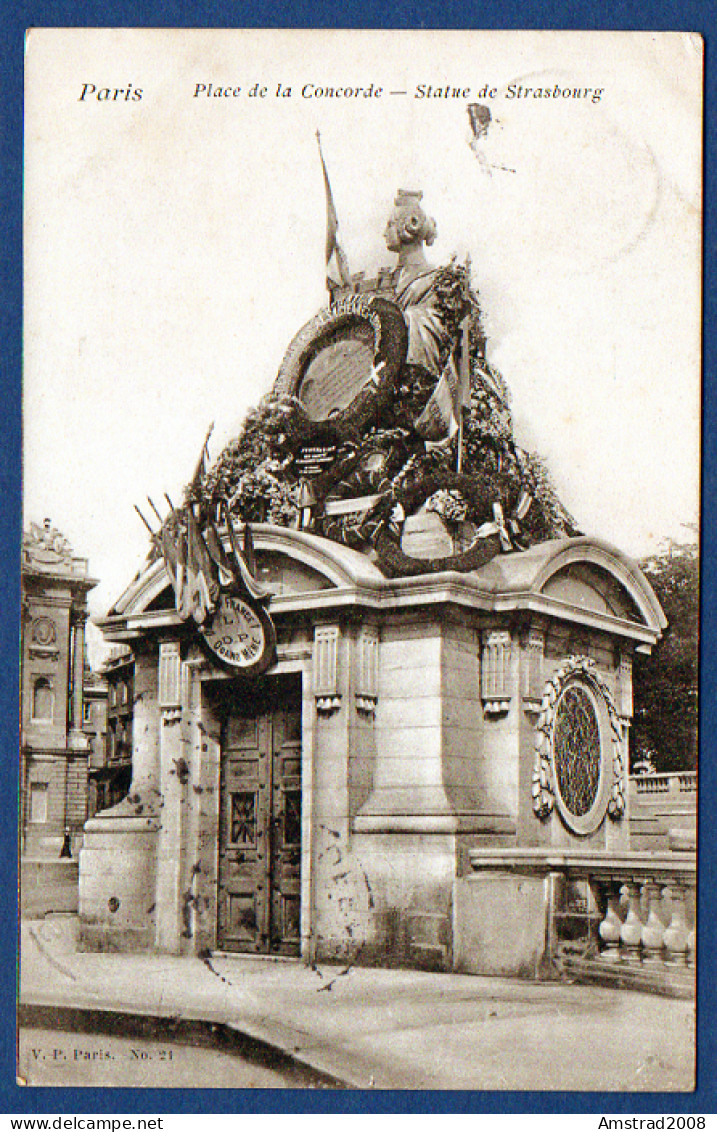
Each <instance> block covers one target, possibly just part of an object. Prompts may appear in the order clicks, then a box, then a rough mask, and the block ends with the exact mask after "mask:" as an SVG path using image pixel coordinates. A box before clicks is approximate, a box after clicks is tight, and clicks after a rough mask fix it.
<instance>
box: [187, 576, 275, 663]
mask: <svg viewBox="0 0 717 1132" xmlns="http://www.w3.org/2000/svg"><path fill="white" fill-rule="evenodd" d="M200 632H201V633H202V636H203V637H204V640H205V641H206V643H207V645H208V646H209V648H210V649H211V650H212V652H213V653H214V655H215V656H217V657H218V658H219V660H221V661H223V663H224V664H228V665H229V666H230V667H231V668H239V669H241V671H242V672H244V673H245V674H246V675H250V676H259V675H260V674H261V673H262V672H264V671H265V670H266V669H267V668H268V667H269V665H270V664H271V661H272V658H273V655H274V648H275V645H276V634H275V631H274V624H273V622H272V620H271V618H270V617H269V615H268V613H266V611H265V610H264V609H262V608H261V606H258V605H257V606H256V607H253V606H251V605H249V603H248V602H246V601H243V600H242V598H240V597H235V596H234V595H233V594H222V595H221V597H220V598H219V604H218V605H217V609H216V612H215V614H214V616H213V617H212V620H211V623H210V624H208V625H204V626H202V627H201V628H200Z"/></svg>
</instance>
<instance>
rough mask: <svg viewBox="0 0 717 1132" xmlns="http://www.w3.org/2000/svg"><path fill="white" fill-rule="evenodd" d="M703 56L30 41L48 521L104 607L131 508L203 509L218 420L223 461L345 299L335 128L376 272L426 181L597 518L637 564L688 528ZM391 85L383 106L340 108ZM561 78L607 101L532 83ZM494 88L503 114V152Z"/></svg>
mask: <svg viewBox="0 0 717 1132" xmlns="http://www.w3.org/2000/svg"><path fill="white" fill-rule="evenodd" d="M701 49H702V45H701V41H700V40H699V38H697V37H695V36H690V35H687V34H682V33H674V34H667V33H662V34H652V33H627V32H622V33H619V32H618V33H610V32H594V33H575V32H465V31H461V32H436V31H430V32H385V31H379V32H360V33H359V32H345V31H334V32H331V31H322V32H311V31H299V32H279V31H276V30H274V31H251V32H249V31H171V30H169V31H168V30H147V29H143V30H128V29H123V30H116V29H115V30H112V29H35V30H33V31H32V32H31V33H30V34H29V36H28V40H27V47H26V53H27V54H26V76H27V78H26V137H25V145H26V161H25V312H24V321H25V341H24V378H23V382H24V395H23V396H24V400H23V405H24V408H23V427H24V469H23V478H24V510H25V516H26V523H29V521H30V520H34V521H41V520H42V519H43V518H45V517H50V518H51V519H52V522H53V524H54V525H55V526H56V527H58V528H59V529H60V530H61V531H62V532H63V534H65V535H66V537H67V538H68V539H69V540H70V542H71V544H72V546H73V549H74V551H75V553H76V554H78V555H81V556H83V557H87V558H88V559H89V568H90V573H91V575H92V576H93V577H95V578H97V579H98V585H97V586H96V587H95V589H94V590H93V591H92V593H91V595H90V610H91V613H92V615H93V616H95V617H99V616H102V615H103V614H104V613H105V612H106V611H107V609H108V608H109V607H110V605H111V604H112V603H113V601H114V600H115V599H116V598H117V597H118V596H119V594H120V593H121V592H122V591H123V589H124V588H125V587H126V585H127V584H128V583H129V582H130V580H131V579H132V577H133V576H134V574H135V573H136V571H137V570H138V569H139V568H140V567H141V566H142V563H143V561H144V559H145V556H146V553H147V549H148V541H147V533H146V531H145V529H144V527H143V526H142V523H141V521H140V519H139V517H138V516H137V513H136V511H135V509H134V506H135V505H137V506H139V507H140V508H141V509H142V510H143V511H144V513H145V514H146V515H149V513H150V508H149V506H148V504H147V496H148V495H149V496H150V497H151V498H152V499H153V500H154V502H155V503H156V504H157V506H158V507H159V508H160V510H162V506H161V501H162V500H163V498H164V493H165V492H167V493H168V494H169V495H170V497H172V498H173V499H175V501H176V500H177V499H179V498H180V496H181V491H182V487H183V485H184V484H185V483H186V482H187V480H188V479H189V478H190V476H191V474H192V471H193V469H194V466H195V465H196V461H197V458H198V455H199V452H200V449H201V445H202V441H203V439H204V436H205V434H206V431H207V429H208V427H209V425H210V424H211V423H212V422H214V432H213V434H212V438H211V441H210V452H211V455H212V457H216V456H218V454H219V452H220V451H221V448H222V447H223V445H224V443H226V441H227V440H229V439H230V438H231V437H233V436H235V435H236V433H237V432H238V430H239V427H240V425H241V421H242V419H243V416H244V414H245V412H246V410H247V408H248V407H249V406H250V405H253V404H256V403H257V402H258V401H259V399H260V398H261V397H262V396H263V395H264V394H265V393H266V392H268V391H269V389H270V388H271V386H272V383H273V381H274V379H275V377H276V373H277V370H278V368H279V365H280V362H281V359H282V356H283V354H284V352H285V350H286V348H287V346H288V345H289V342H290V341H291V339H292V337H293V336H294V334H295V333H296V332H297V331H298V330H299V329H300V327H301V326H302V325H303V324H304V323H305V322H307V321H308V320H309V319H310V318H311V317H312V316H313V315H314V314H316V313H317V311H318V310H319V309H320V308H321V307H322V306H324V305H325V304H326V301H327V296H326V290H325V286H324V262H323V251H324V239H325V223H326V218H325V216H326V214H325V202H324V189H323V180H322V173H321V166H320V163H319V159H318V151H317V145H316V137H315V133H316V130H317V129H319V130H320V131H321V138H322V145H323V150H324V156H325V159H326V163H327V166H328V170H329V175H330V178H331V185H332V189H333V195H334V200H335V204H336V209H337V213H338V217H339V238H340V240H341V242H342V245H343V248H344V250H345V252H346V255H347V257H348V260H349V264H350V267H351V270H352V271H358V270H364V269H365V270H366V271H367V273H371V272H372V271H373V270H374V269H375V268H377V267H378V266H383V265H386V266H388V265H392V262H393V257H392V255H391V254H390V253H389V252H388V251H387V250H386V248H385V245H384V244H383V241H382V238H381V233H382V231H383V228H384V225H385V221H386V218H387V216H388V213H389V212H390V210H391V207H392V202H393V198H394V196H395V193H396V190H397V189H398V188H404V189H421V190H423V193H424V198H423V203H424V206H425V208H426V211H427V212H428V213H429V215H431V216H432V217H434V218H435V220H436V222H437V227H438V237H437V240H436V242H435V244H434V245H433V246H432V247H431V248H430V249H429V258H430V260H431V262H433V263H435V264H438V263H442V262H447V261H448V260H449V259H450V257H451V256H452V255H454V254H456V255H457V256H458V257H459V258H460V259H461V260H463V259H465V257H466V255H468V254H469V255H470V257H471V263H472V269H473V282H474V286H475V287H476V288H477V290H478V291H479V294H480V298H481V303H482V307H483V312H484V320H485V325H486V330H487V333H488V355H489V357H490V359H491V361H492V363H493V364H494V365H495V366H497V367H498V369H499V370H500V371H501V373H502V375H503V377H504V378H505V380H506V381H507V383H508V385H509V387H510V389H511V393H512V406H513V412H514V419H515V431H516V436H517V439H518V441H519V443H521V444H522V445H523V446H524V447H527V448H530V449H533V450H536V451H538V452H540V453H541V454H542V455H543V456H544V457H545V458H546V460H547V462H548V465H549V467H550V470H551V473H552V476H553V479H554V481H555V484H556V487H557V489H558V492H559V494H560V496H561V498H562V499H563V501H564V503H565V504H566V505H567V507H568V508H569V509H570V510H571V512H572V513H573V514H574V516H575V518H576V519H577V521H578V523H579V524H580V526H581V528H582V529H583V530H584V531H585V532H586V533H588V534H592V535H597V536H599V537H601V538H604V539H606V540H608V541H609V542H611V543H613V544H615V545H616V546H618V547H620V548H621V549H622V550H624V551H626V552H627V553H628V554H631V555H633V556H635V557H641V556H643V555H645V554H647V553H651V552H653V551H654V550H655V549H657V548H658V547H659V545H660V544H661V542H662V541H663V540H664V539H665V538H668V537H674V538H678V539H680V538H684V537H686V536H687V531H686V528H685V524H694V523H695V522H696V521H697V516H698V508H699V472H700V468H699V412H700V404H699V395H700V386H699V381H700V317H701V314H700V288H701V280H700V248H701V214H700V209H701V168H700V154H701V125H702V124H701V68H702V55H701ZM210 84H211V93H210V94H209V95H207V89H208V88H209V87H210ZM257 84H258V86H257ZM372 84H373V90H374V91H375V90H376V89H377V88H378V87H381V88H382V90H383V93H382V95H381V96H380V97H375V96H372V97H369V98H365V97H363V96H359V97H358V98H356V97H340V98H337V97H333V98H330V97H327V96H325V95H324V96H316V90H317V88H319V89H322V90H325V88H327V87H328V88H332V87H333V88H342V89H345V88H346V87H351V88H355V87H362V88H364V89H365V88H367V87H371V85H372ZM429 85H430V87H431V88H432V91H435V90H438V91H439V92H441V93H440V94H439V95H438V96H437V97H435V96H433V95H432V96H431V97H417V95H418V94H419V88H422V89H423V90H424V91H426V90H427V88H428V86H429ZM198 86H199V87H203V88H204V90H200V91H199V93H198V94H197V93H196V92H197V88H198ZM93 87H94V88H95V89H94V91H93V90H92V89H91V88H93ZM446 87H450V88H452V89H458V90H459V91H460V95H461V96H460V97H458V98H454V97H449V98H446V97H445V90H446ZM486 87H487V88H488V91H490V90H492V91H494V94H493V96H492V97H491V96H490V94H489V93H488V91H486V90H485V88H486ZM519 87H521V88H522V90H523V91H525V90H526V89H527V88H530V91H531V93H530V94H529V95H528V96H525V95H521V96H519V97H518V96H516V95H515V94H514V96H513V97H510V96H509V94H510V91H511V89H512V90H513V91H514V92H517V90H518V88H519ZM556 87H558V88H559V90H561V91H563V90H566V89H570V90H575V89H581V90H584V89H586V88H591V91H596V90H599V91H600V92H601V93H600V95H599V97H594V96H593V95H592V94H591V95H590V96H589V97H587V98H585V97H583V98H581V99H575V98H574V97H570V98H566V97H563V96H562V95H561V96H560V97H558V98H554V97H550V98H544V97H540V98H537V97H535V96H534V93H533V92H534V91H535V90H537V89H540V90H541V91H544V90H545V89H548V90H550V91H551V92H554V90H555V88H556ZM218 88H219V89H222V90H225V89H229V90H230V91H231V92H232V93H231V94H230V95H229V97H225V96H224V95H223V94H222V95H221V96H219V97H216V96H215V95H214V91H216V90H217V89H218ZM252 88H254V89H255V90H256V91H257V94H256V95H253V96H252V95H251V94H250V91H251V90H252ZM262 88H265V89H266V94H265V95H264V97H261V96H260V95H259V91H260V90H261V89H262ZM287 88H289V89H290V90H291V95H290V96H284V95H283V93H279V94H277V89H280V90H281V91H282V92H283V91H285V90H286V89H287ZM83 90H84V91H85V95H84V97H81V96H82V93H83ZM115 90H117V91H122V92H123V93H122V94H118V95H117V96H116V97H113V96H112V94H110V96H109V98H107V97H102V98H98V97H97V95H98V93H99V92H103V91H110V92H114V91H115ZM138 90H141V92H142V97H141V99H137V98H135V97H133V95H134V94H135V93H136V91H138ZM235 90H238V92H239V93H238V94H237V95H234V93H233V92H234V91H235ZM128 91H129V95H128ZM392 91H405V92H406V93H405V94H391V93H390V92H392ZM466 91H467V92H468V93H467V94H465V96H464V92H466ZM302 92H303V93H302ZM307 95H308V96H307ZM471 102H483V103H484V104H486V105H488V106H489V108H490V111H491V123H490V126H489V128H488V133H487V135H486V137H485V138H484V139H483V140H482V141H481V143H480V144H479V146H478V150H479V155H480V159H479V156H477V155H476V152H475V151H474V149H472V148H471V147H470V145H469V142H470V140H471V137H472V135H471V130H470V124H469V118H468V113H467V109H466V107H467V105H468V104H469V103H471ZM99 639H100V638H99V633H98V631H96V630H95V631H94V632H91V634H90V644H91V657H92V659H94V660H97V659H99V656H100V651H101V650H100V647H99Z"/></svg>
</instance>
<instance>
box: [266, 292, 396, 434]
mask: <svg viewBox="0 0 717 1132" xmlns="http://www.w3.org/2000/svg"><path fill="white" fill-rule="evenodd" d="M357 322H368V323H369V324H370V326H371V329H372V331H373V341H374V358H373V368H374V371H375V372H376V374H377V379H376V384H374V383H373V382H372V381H368V382H367V383H366V384H365V385H364V386H363V388H362V389H360V390H359V392H358V394H357V395H356V396H355V397H354V399H353V401H352V402H351V404H350V405H348V406H347V407H346V408H345V409H342V410H341V411H339V412H337V413H335V414H333V415H332V416H331V417H330V419H329V420H326V421H317V422H314V423H315V426H316V429H317V430H319V431H322V432H325V431H326V429H327V427H328V428H330V430H331V432H332V433H333V434H334V435H335V436H336V438H337V440H339V441H343V440H348V439H350V438H356V437H358V436H359V435H360V433H361V431H362V430H363V429H364V428H365V427H366V425H367V424H368V423H369V422H370V421H371V420H372V419H378V417H379V415H380V414H381V412H382V411H384V410H385V409H386V408H387V407H388V406H389V404H390V403H391V401H392V399H393V396H394V390H395V388H396V385H397V383H398V377H399V374H400V372H401V369H402V367H403V363H404V361H405V360H406V353H407V350H408V330H407V329H406V323H405V320H404V317H403V314H402V312H401V309H400V307H398V306H397V305H396V303H393V302H390V301H389V300H388V299H379V298H376V297H375V296H366V295H349V296H348V297H347V298H344V299H341V300H339V301H338V302H335V303H332V304H331V306H329V307H327V308H326V309H325V310H322V311H320V312H319V314H317V315H316V316H315V317H314V318H312V319H311V320H310V321H309V322H307V323H306V325H305V326H303V327H302V328H301V330H300V331H299V332H298V334H296V335H295V337H294V338H293V339H292V341H291V342H290V344H289V347H288V349H287V351H286V353H285V355H284V359H283V361H282V363H281V366H280V367H279V373H278V376H277V379H276V382H275V384H274V394H275V395H277V396H287V395H288V396H290V397H294V396H296V395H297V391H298V389H299V387H300V385H301V381H302V379H303V377H304V374H305V372H306V369H307V368H308V366H309V365H310V363H311V361H312V360H313V358H314V357H315V356H316V354H317V353H318V352H319V350H320V349H321V347H322V346H323V345H324V344H325V343H326V342H327V341H328V340H329V339H330V338H331V336H332V335H333V334H335V333H336V332H338V331H341V330H342V329H344V328H345V327H349V326H351V325H352V324H354V325H355V324H356V323H357Z"/></svg>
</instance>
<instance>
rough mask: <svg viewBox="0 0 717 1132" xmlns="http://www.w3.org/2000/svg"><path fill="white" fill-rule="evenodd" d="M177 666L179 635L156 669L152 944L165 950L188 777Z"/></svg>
mask: <svg viewBox="0 0 717 1132" xmlns="http://www.w3.org/2000/svg"><path fill="white" fill-rule="evenodd" d="M182 669H183V666H182V659H181V655H180V649H179V641H162V642H161V643H160V646H159V671H158V678H159V688H158V700H159V709H160V727H159V788H160V792H161V795H162V817H161V822H160V827H159V837H158V845H157V890H156V935H155V942H156V946H157V948H158V950H160V951H169V952H171V953H178V952H179V950H180V946H181V933H182V892H181V889H182V872H183V864H184V844H183V832H184V824H185V810H186V800H187V783H188V780H189V763H188V760H187V757H186V756H187V754H188V750H187V746H188V744H187V735H186V725H185V723H184V719H183V706H184V705H183V699H184V697H183V692H184V691H186V685H187V679H186V675H185V674H183V671H182ZM183 676H184V679H183ZM183 685H184V687H183Z"/></svg>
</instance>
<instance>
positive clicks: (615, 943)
mask: <svg viewBox="0 0 717 1132" xmlns="http://www.w3.org/2000/svg"><path fill="white" fill-rule="evenodd" d="M620 887H621V886H620V884H619V883H618V882H617V881H608V882H607V884H606V886H605V888H606V893H605V896H606V900H607V909H606V911H605V918H604V920H601V922H600V925H599V927H598V933H599V935H600V939H601V940H602V941H603V943H604V944H605V947H604V949H603V950H602V951H601V952H600V958H601V959H603V960H604V961H605V962H607V963H616V962H617V961H618V960H619V959H620V932H621V929H622V921H621V919H620V913H619V908H620Z"/></svg>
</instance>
